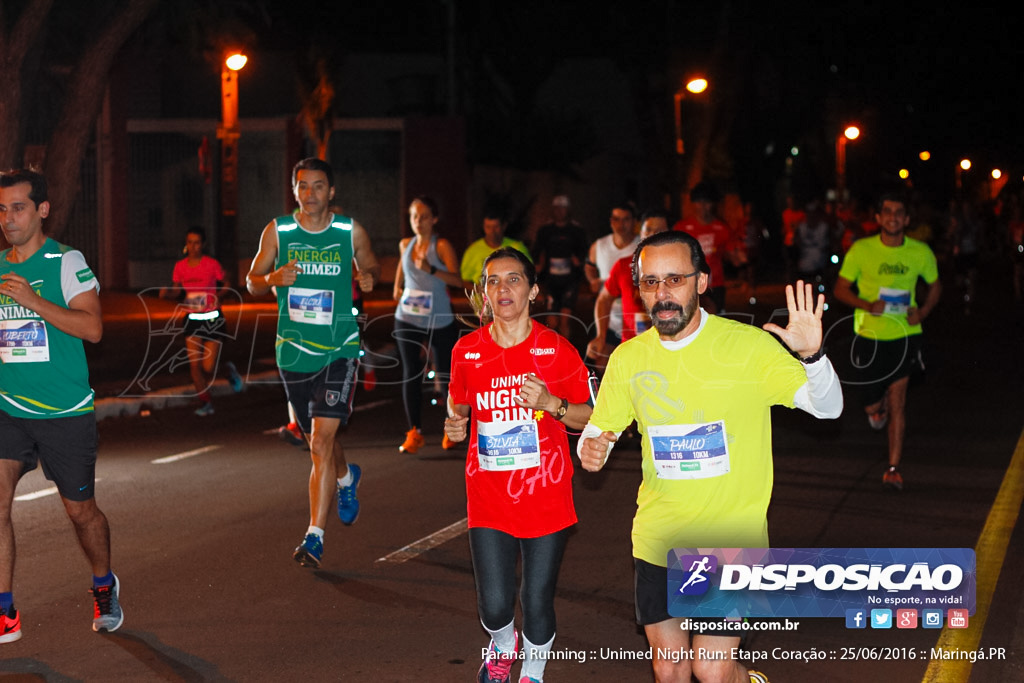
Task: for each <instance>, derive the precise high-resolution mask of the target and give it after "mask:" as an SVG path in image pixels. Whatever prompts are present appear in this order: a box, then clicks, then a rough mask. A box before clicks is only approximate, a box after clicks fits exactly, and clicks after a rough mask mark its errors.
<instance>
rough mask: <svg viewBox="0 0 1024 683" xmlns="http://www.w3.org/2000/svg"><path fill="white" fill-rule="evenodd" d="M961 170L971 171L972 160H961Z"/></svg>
mask: <svg viewBox="0 0 1024 683" xmlns="http://www.w3.org/2000/svg"><path fill="white" fill-rule="evenodd" d="M960 168H962V169H963V170H965V171H968V170H970V168H971V160H970V159H961V160H960Z"/></svg>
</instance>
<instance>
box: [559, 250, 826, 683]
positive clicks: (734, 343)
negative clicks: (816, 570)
mask: <svg viewBox="0 0 1024 683" xmlns="http://www.w3.org/2000/svg"><path fill="white" fill-rule="evenodd" d="M633 277H634V282H635V283H636V284H637V286H638V287H639V289H640V297H641V299H642V300H643V303H644V307H645V308H646V309H647V311H648V313H649V314H650V317H651V323H652V325H653V327H652V328H651V329H649V330H647V331H646V332H644V333H643V334H640V335H637V336H636V337H634V338H633V339H631V340H629V341H627V342H625V343H623V344H622V345H620V346H619V347H618V348H617V349H616V350H615V351H614V352H613V353H612V355H611V358H610V359H609V361H608V368H607V370H606V372H605V376H604V379H603V381H602V383H601V390H600V393H599V394H598V397H597V405H596V406H595V408H594V413H593V415H592V416H591V418H590V423H589V424H588V425H587V426H586V428H585V429H584V431H583V435H582V436H581V438H580V441H579V446H578V452H579V455H580V460H581V462H582V464H583V468H584V469H586V470H589V471H592V472H594V471H597V470H599V469H601V468H602V467H603V466H604V464H605V462H606V461H607V459H608V454H609V453H610V451H611V448H612V446H613V445H614V443H615V441H616V440H617V439H618V436H619V434H620V433H621V431H622V430H623V429H625V428H626V427H627V426H628V425H629V423H630V422H631V421H632V420H633V419H636V421H637V424H638V426H639V429H640V432H641V435H642V444H643V445H642V448H643V466H642V469H643V483H642V484H641V486H640V491H639V494H638V496H637V513H636V516H635V518H634V520H633V534H632V537H633V557H634V564H635V567H636V610H637V621H638V622H639V623H640V624H641V625H643V627H644V631H645V633H646V635H647V639H648V641H649V642H650V645H651V649H652V652H653V656H654V661H653V666H654V673H655V678H656V680H658V681H685V682H688V681H690V677H691V675H693V676H696V677H697V678H698V679H699V680H716V681H717V680H729V681H733V680H735V681H744V682H745V681H747V680H748V679H747V677H746V674H747V672H746V669H745V668H744V667H743V666H742V665H741V664H740V663H739V662H738V661H736V660H734V659H732V658H731V656H732V649H733V648H736V647H738V646H739V640H740V639H739V637H728V636H711V635H704V634H695V635H694V637H693V643H692V644H691V642H690V633H689V631H687V630H683V629H682V619H679V618H674V617H672V616H671V615H669V613H668V590H667V570H666V566H667V564H668V561H667V560H668V553H669V551H670V550H672V549H673V548H698V547H705V548H707V547H712V548H714V547H726V548H728V547H767V546H768V523H767V510H768V503H769V501H770V499H771V492H772V453H771V414H770V409H771V406H772V405H777V404H781V405H785V406H787V407H790V408H792V407H799V408H801V409H802V410H805V411H807V412H809V413H811V414H812V415H814V416H815V417H826V418H834V417H838V415H839V414H840V412H842V400H843V399H842V391H841V389H840V386H839V379H838V377H836V375H835V371H834V370H833V369H832V365H831V363H830V362H829V361H828V359H827V358H825V357H824V355H823V353H822V351H821V340H822V332H821V315H822V311H823V310H824V299H825V298H824V295H819V297H818V300H817V305H815V301H814V295H813V291H812V287H811V285H809V284H808V285H804V284H803V283H802V282H797V286H796V288H794V287H792V286H787V288H786V299H787V303H788V305H789V324H788V325H787V326H786V327H785V328H781V327H779V326H777V325H773V324H768V325H765V329H766V330H767V331H768V332H773V333H775V334H777V335H778V336H779V337H780V338H781V339H782V340H783V342H785V344H786V345H787V346H788V347H789V348H790V349H792V350H793V352H794V353H795V354H796V356H797V357H796V358H794V357H793V356H792V355H791V354H790V353H789V351H787V350H786V349H785V348H784V347H782V346H781V345H780V344H779V343H778V342H777V341H776V340H775V339H773V338H772V337H771V335H769V334H767V333H766V332H764V331H762V330H758V329H757V328H754V327H751V326H749V325H745V324H743V323H738V322H736V321H733V320H729V319H726V318H722V317H719V316H712V315H708V314H707V313H706V312H705V311H704V310H703V309H701V308H699V305H698V298H699V296H700V294H702V293H704V291H705V290H706V289H707V286H708V275H707V274H706V272H705V267H704V252H703V250H702V249H701V247H700V243H699V242H698V241H697V240H696V239H695V238H694V237H692V236H691V235H689V234H687V233H684V232H678V231H669V232H663V233H660V234H657V235H654V236H652V237H649V238H648V239H646V240H644V241H643V242H641V243H640V245H639V246H638V247H637V250H636V253H635V254H634V257H633ZM798 359H799V360H798ZM670 444H671V445H670ZM688 444H689V445H688ZM698 444H699V445H698ZM691 647H692V648H693V651H694V652H697V653H705V654H709V656H701V655H700V654H698V656H697V657H696V658H695V659H693V660H692V661H691V660H688V659H685V658H676V659H680V661H673V658H669V657H667V656H665V655H663V654H662V653H670V652H680V651H682V650H684V649H686V650H689V649H690V648H691ZM710 653H714V654H710Z"/></svg>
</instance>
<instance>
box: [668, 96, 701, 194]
mask: <svg viewBox="0 0 1024 683" xmlns="http://www.w3.org/2000/svg"><path fill="white" fill-rule="evenodd" d="M707 89H708V82H707V79H705V78H702V77H698V78H691V79H690V80H689V81H687V82H686V84H685V85H684V86H682V87H681V88H679V89H678V90H676V92H675V95H674V97H673V99H674V101H675V124H676V187H677V188H679V189H680V194H679V208H680V213H682V209H683V208H684V207H685V206H686V201H687V197H688V196H689V195H688V192H689V185H690V183H689V179H688V177H687V175H688V174H687V172H686V169H685V165H684V162H683V154H684V153H685V151H686V147H685V145H684V144H683V100H685V99H686V93H687V92H689V93H691V94H693V95H699V94H701V93H703V92H704V91H706V90H707ZM700 150H701V145H700V140H698V145H697V152H698V156H699V154H700ZM693 158H694V157H693V155H692V154H691V163H692V159H693Z"/></svg>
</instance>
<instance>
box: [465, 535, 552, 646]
mask: <svg viewBox="0 0 1024 683" xmlns="http://www.w3.org/2000/svg"><path fill="white" fill-rule="evenodd" d="M571 528H572V527H567V528H565V529H562V530H561V531H556V532H555V533H553V534H548V535H547V536H541V537H539V538H516V537H515V536H512V535H510V534H506V533H505V532H503V531H497V530H495V529H483V528H479V527H477V528H473V529H470V530H469V548H470V550H471V551H472V553H473V574H474V575H475V577H476V602H477V610H478V611H479V612H480V621H482V622H483V623H484V626H485V627H486V628H487V629H489V630H491V631H497V630H498V629H500V628H503V627H504V626H506V625H507V624H509V623H510V622H511V621H512V620H513V619H514V618H515V616H516V554H517V553H519V552H522V555H523V584H522V586H521V588H520V591H519V600H520V602H521V603H522V606H523V635H524V636H525V637H526V638H527V640H529V641H530V642H531V643H534V644H535V645H543V644H545V643H547V642H548V641H549V640H551V638H552V637H554V635H555V584H557V583H558V569H559V567H561V565H562V553H563V552H564V551H565V542H566V539H568V538H569V529H571Z"/></svg>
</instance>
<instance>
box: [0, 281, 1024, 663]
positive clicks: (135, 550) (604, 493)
mask: <svg viewBox="0 0 1024 683" xmlns="http://www.w3.org/2000/svg"><path fill="white" fill-rule="evenodd" d="M731 294H732V295H733V296H734V298H735V296H736V295H738V292H731ZM984 294H986V297H983V300H988V301H991V302H993V303H991V304H990V306H989V310H981V309H979V308H976V309H975V310H974V311H972V315H971V316H969V317H965V316H964V315H963V313H962V311H961V308H960V306H959V305H958V302H957V301H956V298H955V297H947V299H946V300H945V301H944V303H943V304H942V305H941V306H940V309H939V310H938V311H937V313H936V315H935V316H934V317H933V318H932V319H931V320H929V323H928V325H927V328H926V330H927V331H926V333H927V338H928V349H927V350H928V358H929V361H928V372H927V375H926V379H925V381H924V383H923V384H921V385H920V386H917V387H914V388H913V389H912V390H911V395H910V400H909V419H908V425H909V427H908V430H909V431H908V440H907V452H906V456H905V466H904V474H905V477H906V479H907V488H906V490H905V491H904V492H903V493H902V494H894V493H891V492H887V491H883V490H882V488H881V486H880V477H881V473H882V470H883V466H884V459H885V442H884V437H883V436H882V435H880V434H878V433H876V432H873V431H871V430H870V429H869V427H868V426H867V424H866V421H865V420H864V419H863V417H862V416H861V415H860V413H859V412H858V411H857V410H856V409H855V406H854V405H853V404H852V402H851V401H849V399H848V408H847V410H846V412H845V414H844V415H843V416H842V417H841V418H840V419H839V420H837V421H833V422H819V421H815V420H813V419H812V418H810V417H808V416H806V415H804V414H802V413H796V412H792V411H787V410H784V409H778V410H777V412H776V413H775V429H774V442H775V443H774V450H775V467H776V484H775V495H774V499H773V504H772V507H771V510H770V517H769V523H770V533H771V538H772V543H773V545H774V546H776V547H843V546H851V547H861V546H863V547H877V546H885V547H974V545H975V543H976V542H977V540H978V536H979V534H980V532H981V529H982V526H983V525H984V523H985V519H986V516H987V515H988V513H989V510H990V508H991V506H992V503H993V500H994V498H995V495H996V492H997V490H998V489H999V486H1000V483H1001V482H1002V479H1003V475H1004V471H1005V470H1006V467H1007V464H1008V463H1009V461H1010V458H1011V456H1012V454H1013V451H1014V448H1015V445H1016V443H1017V440H1018V438H1019V437H1020V433H1021V427H1022V423H1024V420H1022V419H1021V417H1022V414H1024V413H1022V411H1021V407H1022V402H1024V400H1022V397H1021V391H1020V387H1021V386H1022V379H1024V377H1022V372H1024V371H1022V367H1021V364H1020V363H1019V361H1017V359H1016V356H1017V355H1018V354H1019V349H1020V348H1021V346H1020V340H1021V338H1022V336H1024V335H1022V330H1024V316H1022V315H1021V313H1020V311H1016V312H1015V311H1012V310H1010V311H1007V310H1003V309H1001V308H1000V307H999V306H998V305H997V303H996V302H998V301H1001V300H1002V299H1003V298H1005V297H999V296H998V294H999V292H996V291H989V292H984ZM759 295H760V297H761V300H760V303H759V304H758V305H757V306H756V307H753V308H751V309H750V312H751V314H752V315H753V316H754V321H755V322H757V323H758V324H760V323H763V322H765V321H766V320H767V318H768V317H769V316H770V315H771V311H772V309H773V306H776V305H779V304H781V298H780V290H779V288H766V289H765V290H763V291H762V292H759ZM105 303H106V302H105ZM149 303H152V302H149ZM150 308H151V309H152V310H153V311H155V315H149V316H147V314H145V313H144V311H143V309H142V308H141V303H140V304H139V305H136V304H133V303H131V300H130V299H122V300H116V301H115V300H113V299H112V300H111V305H109V306H107V309H106V310H107V315H108V318H109V320H108V323H107V327H106V330H107V337H106V339H105V340H104V342H103V343H102V344H101V345H100V347H98V348H94V349H91V350H90V352H89V353H90V359H91V361H92V363H93V370H94V378H95V384H96V386H97V387H98V390H99V391H100V393H101V395H103V396H105V397H107V398H111V397H117V396H121V397H122V400H124V401H125V402H126V403H135V404H144V403H145V399H142V398H131V397H132V396H136V395H141V394H144V393H145V392H144V391H141V390H138V388H137V387H136V388H132V383H133V382H136V383H137V376H138V374H139V373H138V372H137V371H138V369H139V368H140V367H144V366H146V364H147V363H151V362H152V351H153V349H154V348H155V347H154V346H152V345H151V346H149V347H148V348H149V349H150V352H149V353H148V354H147V352H146V344H147V341H149V342H151V341H152V339H153V336H154V335H152V334H146V335H143V334H141V333H140V329H141V325H143V324H145V325H146V327H147V330H148V331H152V330H154V329H159V327H160V316H161V315H163V314H164V313H166V309H161V308H160V307H159V306H158V305H157V306H151V307H150ZM386 310H387V305H386V304H383V303H381V304H378V305H374V306H371V313H372V314H373V316H374V318H375V322H374V323H373V324H372V325H371V328H370V329H371V333H370V335H369V336H370V339H371V343H372V344H374V348H376V349H377V350H384V351H386V342H387V340H386V336H387V335H386V328H387V323H386V317H379V316H381V315H382V314H383V313H384V312H386ZM266 313H267V311H266V309H265V308H264V309H260V307H249V308H248V309H247V312H246V314H245V315H243V316H242V317H241V320H242V325H241V326H240V328H239V330H240V333H239V335H238V339H237V341H236V342H234V343H232V344H230V345H229V346H228V348H227V349H226V354H227V355H229V356H230V357H231V358H233V359H234V360H235V361H236V363H237V364H238V365H239V367H240V368H244V371H245V372H246V373H247V374H249V375H250V378H251V379H262V378H266V377H267V375H268V372H267V371H268V370H270V369H271V368H272V362H271V361H270V360H269V358H270V349H271V344H272V341H271V336H270V334H269V333H268V331H267V329H265V328H261V331H260V332H258V333H255V334H254V333H253V332H252V330H251V328H249V327H247V326H248V325H250V324H251V323H252V322H253V321H256V320H257V319H258V320H261V321H263V322H266V315H265V314H266ZM844 315H845V312H844V311H839V310H833V311H831V312H830V313H829V317H828V323H829V325H830V326H831V325H833V324H834V325H835V327H834V328H832V329H834V331H833V332H831V333H830V342H829V348H830V354H831V355H832V357H833V358H834V360H835V362H836V365H837V368H839V369H840V374H841V376H842V368H843V367H844V365H845V357H844V355H843V350H844V339H846V338H848V336H849V330H848V327H849V321H844V320H842V318H843V316H844ZM139 316H141V317H139ZM147 320H148V321H149V322H146V321H147ZM140 321H141V322H140ZM847 341H848V339H847ZM140 354H141V355H140ZM140 358H144V359H149V360H141V361H140ZM380 360H381V361H383V360H384V357H381V358H380ZM396 375H397V370H396V369H394V368H390V369H388V368H382V369H381V371H380V373H379V376H380V380H381V382H380V384H379V385H378V387H377V388H376V389H375V390H374V391H373V392H363V393H361V394H360V395H358V396H357V399H356V402H357V406H358V408H359V412H358V413H357V414H356V416H355V417H354V418H353V420H352V424H351V427H350V429H349V431H348V433H347V434H346V435H345V438H344V443H345V446H346V452H347V454H348V457H349V459H350V461H352V462H357V463H359V464H361V465H362V466H363V470H364V480H363V484H362V486H361V487H360V498H361V501H362V506H363V507H362V514H361V516H360V518H359V520H358V521H357V522H356V524H355V525H353V526H352V527H344V526H342V525H341V523H340V522H338V521H337V519H336V518H335V519H333V520H332V521H331V522H330V523H329V525H328V528H327V535H326V548H325V556H324V564H323V566H322V567H321V569H319V570H317V571H310V570H308V569H303V568H301V567H299V566H298V565H296V564H295V563H294V562H293V561H292V559H291V551H292V549H293V548H294V546H295V545H296V544H297V543H298V541H299V540H300V539H301V536H302V534H303V533H304V531H305V528H306V525H307V519H308V518H307V504H306V480H307V477H308V473H309V465H308V454H307V453H306V452H305V451H303V450H301V449H299V448H295V447H293V446H290V445H287V444H285V443H284V442H282V441H280V440H278V439H277V437H276V436H274V435H273V434H268V433H266V432H267V431H268V430H270V429H272V428H275V427H276V426H278V425H279V424H281V423H282V421H283V417H284V399H283V391H282V390H281V388H280V387H279V386H277V385H276V384H274V383H273V382H272V381H267V382H257V383H254V384H252V385H251V386H250V387H249V389H248V390H247V391H246V392H245V393H244V394H240V395H223V396H220V395H219V396H218V397H217V401H216V405H217V413H216V415H214V416H212V417H210V418H205V419H202V418H197V417H195V416H193V415H192V412H191V408H190V407H189V406H187V405H181V406H178V407H164V408H163V409H158V407H157V406H156V405H155V404H154V406H153V408H152V410H151V413H150V415H149V416H148V417H140V416H134V417H127V416H123V417H113V418H108V419H104V420H102V421H101V423H100V441H101V443H100V461H99V465H98V472H97V475H98V478H99V483H98V485H97V489H98V501H99V503H100V505H101V507H102V508H103V510H104V511H105V512H106V514H107V516H108V518H109V519H110V523H111V528H112V535H113V545H114V547H113V550H114V569H115V571H116V572H117V573H118V576H119V577H120V579H121V581H122V586H123V591H122V602H123V605H124V608H125V612H126V619H125V623H124V626H123V627H122V628H121V629H120V630H119V631H117V632H116V633H113V634H107V635H97V634H94V633H92V632H91V631H90V629H89V623H90V620H91V600H90V596H89V593H88V592H87V588H88V568H87V566H86V564H85V562H84V560H83V558H82V556H81V553H80V551H79V550H78V548H77V544H76V543H75V540H74V537H73V532H72V530H71V527H70V525H69V524H68V522H67V521H66V519H65V517H64V513H63V511H62V509H61V507H60V505H59V502H58V500H57V499H56V497H55V496H53V495H43V496H42V497H38V498H33V499H31V500H19V501H18V502H16V503H15V506H14V513H13V516H14V524H15V528H16V532H17V542H18V549H19V557H18V565H17V569H16V577H15V590H16V598H17V604H18V607H19V608H20V609H21V610H22V614H23V616H22V619H23V630H24V634H25V635H24V638H23V639H22V640H21V641H18V642H16V643H13V644H9V645H4V646H0V647H2V649H0V655H2V659H0V677H3V678H5V679H7V678H10V679H11V680H47V681H79V680H86V681H101V680H102V681H107V680H131V681H205V680H230V681H263V680H296V679H305V680H316V681H320V680H323V681H328V680H359V679H363V680H374V681H396V682H397V681H413V680H416V681H420V680H437V681H460V680H461V681H466V680H473V679H474V676H475V672H476V669H477V667H478V666H479V662H480V652H481V648H483V647H485V646H486V644H487V638H486V635H485V633H484V632H483V630H482V629H481V628H480V625H479V622H478V620H477V616H476V609H475V591H474V585H473V576H472V570H471V564H470V558H469V548H468V544H467V541H466V536H465V534H464V533H463V532H461V527H460V525H459V523H460V521H461V520H463V519H464V517H465V494H464V484H463V474H462V471H463V459H464V454H463V453H460V452H457V451H452V452H445V451H442V450H441V449H440V446H439V442H440V438H441V437H440V423H441V419H442V415H441V412H440V409H438V408H432V407H427V408H426V409H425V410H426V413H425V418H426V419H427V421H428V425H429V426H428V427H427V429H426V431H427V436H428V446H427V447H425V448H424V449H423V450H422V451H421V452H420V453H419V454H417V455H415V456H407V455H403V454H400V453H399V452H398V444H399V443H400V442H401V440H402V436H403V433H404V431H405V424H404V417H403V413H402V408H401V402H400V399H399V395H398V386H397V383H396V381H395V380H396ZM270 376H271V378H272V374H271V375H270ZM185 383H187V373H186V371H185V370H184V369H179V370H177V371H176V372H175V373H173V374H168V373H166V372H162V373H158V376H156V377H154V378H153V382H152V385H151V386H150V387H149V388H150V390H155V389H159V388H165V389H166V388H168V387H173V386H176V385H181V384H185ZM171 393H174V392H173V391H171ZM183 400H185V399H183ZM141 407H142V408H143V409H148V408H147V406H145V405H141ZM175 455H179V456H182V455H184V457H180V458H178V459H173V460H172V461H170V462H163V463H159V462H155V461H157V460H158V459H160V458H168V457H169V456H175ZM639 481H640V455H639V450H630V449H619V450H617V451H616V454H615V456H614V457H613V459H612V461H611V462H610V463H609V466H608V467H607V468H606V469H605V471H603V472H601V473H599V474H596V475H595V474H590V473H586V472H582V471H578V472H577V473H576V475H575V484H574V486H575V495H576V504H577V510H578V515H579V518H580V523H579V525H578V526H577V528H576V530H575V532H574V535H573V537H572V538H571V540H570V543H569V546H568V549H567V552H566V556H565V561H564V564H563V568H562V573H561V577H560V581H559V589H558V597H557V602H556V610H557V613H558V620H559V625H558V635H557V639H556V641H555V650H556V651H557V653H558V654H559V656H561V657H563V659H558V660H554V661H552V662H550V663H549V665H548V669H547V674H546V679H547V680H548V681H599V682H600V681H623V680H626V681H633V680H636V681H647V680H651V675H650V666H649V662H648V661H646V660H645V659H630V657H643V656H644V655H645V654H646V653H647V645H646V641H645V639H644V638H643V635H642V634H641V633H640V632H639V631H638V629H637V628H636V626H635V624H634V621H633V604H632V565H631V560H630V547H629V529H630V521H631V517H632V514H633V511H634V508H635V496H636V488H637V485H638V484H639ZM47 488H48V482H46V481H45V480H44V479H43V478H42V476H41V474H39V472H38V471H37V472H33V473H32V474H30V475H28V476H26V477H25V478H24V479H23V480H22V482H21V484H20V486H19V489H18V494H19V496H23V495H26V494H32V493H35V492H40V491H44V490H45V489H47ZM445 529H449V533H448V534H447V536H450V538H447V540H444V541H443V542H440V543H439V544H438V545H436V547H433V548H430V549H426V550H422V551H421V552H418V553H409V555H411V556H410V557H409V558H408V559H406V560H405V561H402V562H398V561H394V560H388V561H381V558H385V557H387V556H389V555H391V554H393V553H395V552H396V551H398V550H400V549H402V548H404V547H405V546H407V545H408V544H411V543H413V542H415V541H418V540H420V539H423V538H426V537H430V536H432V535H434V534H437V533H438V532H440V531H442V530H445ZM1020 541H1021V539H1020V538H1019V533H1018V532H1016V531H1014V536H1013V538H1012V542H1011V543H1010V547H1009V552H1008V556H1007V558H1008V559H1007V561H1006V563H1005V567H1004V570H1003V572H1002V575H1001V580H1000V584H999V586H998V589H997V592H996V599H995V600H994V602H993V607H992V611H991V613H990V615H989V619H988V622H987V623H986V624H984V625H983V626H982V625H978V624H972V626H971V628H983V629H984V631H983V635H982V645H983V646H985V647H986V648H987V647H997V648H998V647H1004V648H1007V652H1006V657H1007V658H1006V659H1005V660H998V659H997V660H993V661H983V662H978V663H977V664H975V665H974V667H973V674H972V677H971V679H970V680H971V681H995V680H1006V681H1011V680H1024V674H1022V663H1024V650H1022V647H1024V643H1022V642H1021V641H1022V636H1021V633H1022V629H1021V626H1020V625H1021V624H1022V623H1024V622H1022V619H1024V611H1022V608H1021V600H1020V588H1018V587H1017V586H1016V585H1015V584H1016V583H1017V580H1016V579H1017V576H1018V575H1019V571H1018V570H1017V569H1016V567H1018V566H1019V564H1018V563H1017V560H1020V559H1022V555H1024V551H1022V544H1021V542H1020ZM799 621H800V625H799V628H798V629H797V630H795V631H784V632H771V633H758V634H755V635H752V636H751V638H750V639H749V640H748V641H747V645H746V647H747V648H748V649H749V650H751V651H753V652H763V653H765V659H764V660H763V661H761V662H758V668H760V669H761V670H763V671H764V672H766V673H767V674H768V675H769V676H770V678H771V680H772V681H773V682H776V683H777V682H778V681H851V682H852V681H858V682H859V681H863V680H887V681H920V680H922V678H923V676H924V674H925V669H926V667H927V666H928V659H927V656H925V657H920V656H915V657H914V658H913V659H911V658H909V656H901V657H900V658H898V659H893V660H889V661H862V660H856V659H854V660H850V659H843V654H844V653H846V650H844V648H854V647H860V646H864V647H870V646H877V647H891V648H902V649H903V652H904V653H906V652H910V651H915V652H917V651H923V652H927V651H929V649H930V648H931V647H933V646H934V645H935V642H936V634H937V632H936V631H927V630H924V629H917V630H913V631H895V630H894V631H871V630H867V631H850V630H847V629H846V628H845V624H844V623H843V620H841V619H801V620H799ZM796 653H804V654H805V655H807V654H809V653H818V655H817V656H824V657H825V658H824V659H822V660H812V661H804V660H801V659H795V658H794V657H796V656H798V655H797V654H796ZM822 653H824V654H822ZM829 653H832V655H829ZM951 680H963V679H951Z"/></svg>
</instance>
